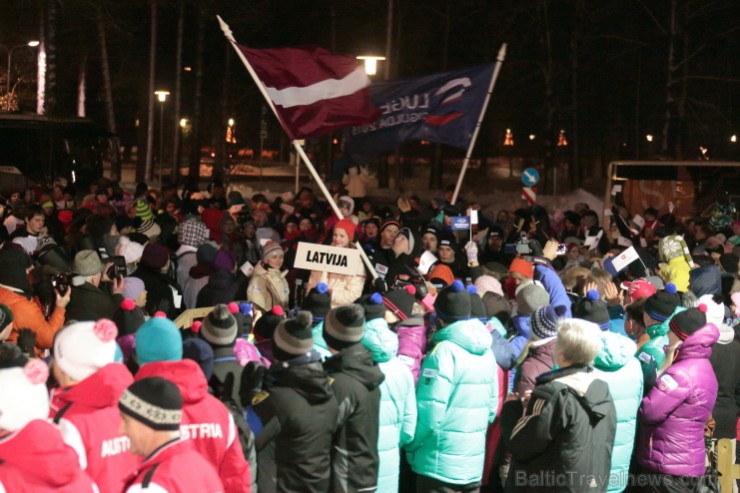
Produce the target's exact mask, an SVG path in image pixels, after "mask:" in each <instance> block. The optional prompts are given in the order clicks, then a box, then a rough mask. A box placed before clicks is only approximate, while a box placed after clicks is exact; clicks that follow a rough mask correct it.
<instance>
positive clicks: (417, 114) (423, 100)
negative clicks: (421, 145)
mask: <svg viewBox="0 0 740 493" xmlns="http://www.w3.org/2000/svg"><path fill="white" fill-rule="evenodd" d="M494 66H495V65H494V64H488V65H481V66H477V67H472V68H467V69H462V70H455V71H452V72H444V73H439V74H432V75H427V76H425V77H419V78H415V79H398V80H392V81H386V82H378V83H373V84H372V85H371V86H370V97H371V99H372V101H373V104H374V105H375V106H376V107H378V108H379V109H380V110H381V111H382V113H383V114H382V115H381V117H380V118H379V119H378V120H377V121H375V122H373V123H371V124H370V125H365V126H361V127H351V128H349V129H347V130H346V131H345V132H346V136H347V139H346V143H345V157H346V159H347V160H348V161H349V162H352V163H360V164H361V163H365V162H368V161H370V160H372V159H373V158H375V157H377V156H379V155H380V154H383V153H385V152H388V151H391V150H393V149H396V148H397V147H398V146H399V145H400V144H401V143H402V142H406V141H409V140H428V141H430V142H439V143H442V144H447V145H451V146H454V147H460V148H463V149H465V148H467V147H468V144H469V143H470V139H471V138H472V136H473V131H474V130H475V124H476V122H477V121H478V117H479V116H480V110H481V107H482V105H483V103H484V101H485V99H486V92H487V91H488V87H489V84H490V82H491V77H493V69H494Z"/></svg>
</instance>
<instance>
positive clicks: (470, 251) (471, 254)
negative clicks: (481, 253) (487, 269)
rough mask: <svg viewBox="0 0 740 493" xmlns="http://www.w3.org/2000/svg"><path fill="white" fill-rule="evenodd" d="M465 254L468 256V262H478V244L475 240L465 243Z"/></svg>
mask: <svg viewBox="0 0 740 493" xmlns="http://www.w3.org/2000/svg"><path fill="white" fill-rule="evenodd" d="M465 255H467V256H468V264H477V263H478V245H476V244H475V242H474V241H469V242H467V243H466V244H465Z"/></svg>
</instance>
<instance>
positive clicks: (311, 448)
mask: <svg viewBox="0 0 740 493" xmlns="http://www.w3.org/2000/svg"><path fill="white" fill-rule="evenodd" d="M285 363H286V364H280V365H273V366H272V367H270V370H269V372H268V377H267V381H268V383H267V385H266V387H265V389H264V390H263V391H262V392H261V393H259V394H257V396H255V398H254V399H253V401H252V405H253V406H254V411H255V412H256V413H257V415H258V416H259V418H260V420H261V421H262V424H263V429H262V432H261V433H260V434H259V435H257V454H258V456H257V464H258V467H259V474H258V475H257V477H258V482H259V491H260V493H272V492H276V491H279V492H285V493H326V492H329V491H331V490H330V478H331V467H330V464H331V449H332V436H333V433H334V430H335V428H336V423H337V414H338V404H337V401H336V400H335V399H334V391H333V389H332V386H331V384H330V383H329V378H328V376H327V374H326V372H325V371H324V368H323V367H322V366H321V363H320V362H319V358H318V355H317V354H316V353H312V354H310V355H308V356H300V357H298V358H294V359H293V360H290V361H288V362H285Z"/></svg>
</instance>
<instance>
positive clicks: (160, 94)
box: [154, 90, 170, 185]
mask: <svg viewBox="0 0 740 493" xmlns="http://www.w3.org/2000/svg"><path fill="white" fill-rule="evenodd" d="M154 94H156V95H157V101H159V103H160V104H159V183H160V185H161V184H162V161H163V160H164V103H165V101H167V96H169V95H170V91H164V90H159V91H154Z"/></svg>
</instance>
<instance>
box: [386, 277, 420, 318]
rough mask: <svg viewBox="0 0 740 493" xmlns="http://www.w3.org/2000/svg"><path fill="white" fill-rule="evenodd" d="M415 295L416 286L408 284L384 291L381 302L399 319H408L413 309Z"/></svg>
mask: <svg viewBox="0 0 740 493" xmlns="http://www.w3.org/2000/svg"><path fill="white" fill-rule="evenodd" d="M415 296H416V288H415V287H413V286H412V285H410V284H409V285H407V286H404V287H402V288H396V289H392V290H391V291H388V292H387V293H385V297H384V298H383V303H384V304H385V307H386V308H387V309H388V310H390V311H391V312H393V314H394V315H395V316H396V317H398V318H399V319H401V320H408V319H409V318H411V315H412V314H413V311H414V302H415V301H416V297H415Z"/></svg>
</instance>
